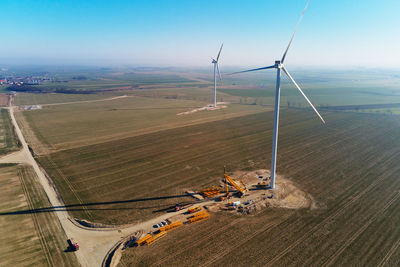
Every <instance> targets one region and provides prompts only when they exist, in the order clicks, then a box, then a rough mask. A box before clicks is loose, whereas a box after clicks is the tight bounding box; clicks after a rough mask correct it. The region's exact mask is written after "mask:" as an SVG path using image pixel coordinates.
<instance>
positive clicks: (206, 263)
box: [200, 214, 292, 266]
mask: <svg viewBox="0 0 400 267" xmlns="http://www.w3.org/2000/svg"><path fill="white" fill-rule="evenodd" d="M291 216H292V214H290V215H288V216H286V217H285V218H284V220H283V221H278V222H276V223H272V224H268V225H266V226H265V227H262V228H261V229H259V230H257V231H255V232H254V233H253V234H251V235H249V236H248V237H247V238H245V239H243V241H242V242H239V243H238V244H237V245H235V246H233V247H231V248H229V250H224V251H223V252H221V253H218V254H216V255H215V256H214V257H212V258H211V259H210V260H209V261H207V262H205V263H204V264H202V265H200V266H210V265H211V264H213V263H214V262H216V261H217V260H219V259H221V258H222V257H224V256H226V255H227V254H228V253H230V252H232V251H234V250H236V249H237V248H239V247H241V246H242V245H243V244H245V243H247V242H248V241H250V240H251V239H253V238H254V237H255V236H257V235H259V234H262V233H267V232H269V231H270V230H272V229H273V228H274V227H276V226H277V225H279V224H281V223H284V222H286V221H287V220H288V219H289V218H290V217H291Z"/></svg>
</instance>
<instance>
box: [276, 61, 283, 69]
mask: <svg viewBox="0 0 400 267" xmlns="http://www.w3.org/2000/svg"><path fill="white" fill-rule="evenodd" d="M275 68H277V69H281V68H283V64H282V63H281V61H280V60H275Z"/></svg>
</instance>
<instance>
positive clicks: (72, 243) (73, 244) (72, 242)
mask: <svg viewBox="0 0 400 267" xmlns="http://www.w3.org/2000/svg"><path fill="white" fill-rule="evenodd" d="M67 242H68V245H69V248H70V249H71V250H72V251H77V250H79V245H78V242H76V241H75V240H74V239H73V238H70V239H68V240H67Z"/></svg>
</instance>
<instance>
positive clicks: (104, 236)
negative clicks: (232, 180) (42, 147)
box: [0, 107, 206, 266]
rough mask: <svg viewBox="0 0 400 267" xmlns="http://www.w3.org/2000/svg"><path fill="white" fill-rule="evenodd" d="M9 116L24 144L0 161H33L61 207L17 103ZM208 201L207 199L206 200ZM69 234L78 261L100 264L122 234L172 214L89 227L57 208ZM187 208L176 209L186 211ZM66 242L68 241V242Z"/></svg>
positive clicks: (46, 188)
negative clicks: (18, 118) (26, 134)
mask: <svg viewBox="0 0 400 267" xmlns="http://www.w3.org/2000/svg"><path fill="white" fill-rule="evenodd" d="M8 109H9V111H10V117H11V120H12V123H13V125H14V127H15V132H16V133H17V135H18V138H19V140H20V142H21V144H22V149H21V150H20V151H18V152H14V153H11V154H8V155H6V156H4V157H2V158H0V163H21V164H26V165H30V166H32V167H33V169H34V170H35V172H36V174H37V176H38V178H39V181H40V183H41V185H42V186H43V189H44V191H45V192H46V194H47V196H48V198H49V201H50V203H51V205H52V206H53V207H60V206H61V207H62V206H64V203H63V202H62V201H61V200H60V199H59V198H58V196H57V193H56V191H55V190H54V188H53V187H52V185H51V184H50V183H49V181H48V179H47V178H46V176H45V174H44V173H43V172H42V170H41V169H40V168H39V166H38V164H37V163H36V161H35V159H34V158H33V157H32V155H31V153H30V151H29V149H28V145H27V143H26V141H25V139H24V136H23V135H22V132H21V130H20V128H19V126H18V124H17V122H16V120H15V116H14V107H9V108H8ZM204 204H206V203H204ZM54 212H55V213H56V214H57V217H58V219H59V220H60V223H61V225H62V227H63V229H64V231H65V233H66V235H67V236H68V237H73V238H74V239H75V240H76V241H78V243H79V244H80V249H79V250H78V251H77V252H76V256H77V258H78V261H79V262H80V264H81V265H82V266H101V264H102V262H103V259H104V257H105V256H106V254H107V252H108V251H109V250H110V249H111V248H112V247H113V246H114V245H115V244H116V243H117V242H119V241H120V240H121V239H122V238H124V237H126V236H128V235H131V234H133V233H134V232H136V231H138V230H143V231H144V232H147V231H149V230H150V229H151V227H152V226H153V225H154V224H155V223H158V222H160V221H162V220H165V219H166V218H168V217H170V216H171V215H170V214H164V215H162V216H159V217H157V218H154V219H151V220H149V221H146V222H143V223H138V224H135V225H131V226H124V228H120V229H118V228H115V229H114V228H113V229H111V230H110V229H90V228H87V229H86V228H83V227H79V226H77V225H75V224H74V223H72V221H71V218H70V217H69V215H68V212H67V211H54ZM183 212H186V210H182V211H180V212H177V213H174V215H175V214H178V213H183ZM66 246H67V243H66Z"/></svg>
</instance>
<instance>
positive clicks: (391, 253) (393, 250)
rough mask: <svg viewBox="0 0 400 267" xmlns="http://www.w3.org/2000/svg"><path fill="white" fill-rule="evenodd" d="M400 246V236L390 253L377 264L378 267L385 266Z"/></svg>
mask: <svg viewBox="0 0 400 267" xmlns="http://www.w3.org/2000/svg"><path fill="white" fill-rule="evenodd" d="M399 246H400V238H399V239H397V241H396V243H395V244H394V245H393V246H392V247H391V248H390V250H389V251H388V253H387V254H386V255H385V257H383V259H382V261H381V262H380V263H379V264H378V265H377V266H378V267H382V266H385V265H386V263H387V262H388V261H389V259H390V258H391V257H392V255H393V253H394V252H395V251H396V250H397V248H398V247H399Z"/></svg>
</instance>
